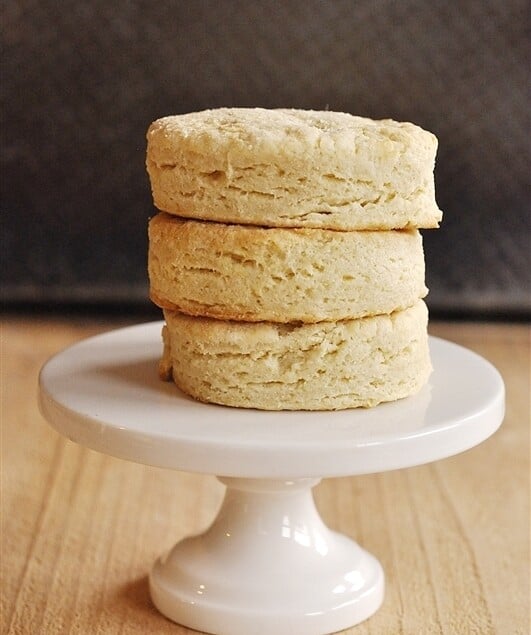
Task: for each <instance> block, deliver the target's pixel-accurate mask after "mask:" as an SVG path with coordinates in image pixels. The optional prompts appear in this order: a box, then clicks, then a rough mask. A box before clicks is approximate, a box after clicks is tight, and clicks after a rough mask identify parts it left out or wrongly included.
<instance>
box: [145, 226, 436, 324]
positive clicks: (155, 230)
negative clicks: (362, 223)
mask: <svg viewBox="0 0 531 635" xmlns="http://www.w3.org/2000/svg"><path fill="white" fill-rule="evenodd" d="M148 269H149V277H150V293H151V298H152V299H153V301H154V302H155V303H156V304H157V305H159V306H160V307H162V308H167V309H173V310H178V311H180V312H183V313H187V314H189V315H199V316H208V317H214V318H220V319H224V320H243V321H251V322H256V321H271V322H279V323H282V322H297V321H300V322H306V323H311V322H319V321H322V320H343V319H352V318H358V317H363V316H367V315H376V314H380V313H391V312H393V311H395V310H397V309H403V308H406V307H408V306H411V305H413V304H415V302H416V301H417V300H418V299H419V298H421V297H424V295H426V292H427V289H426V287H425V285H424V254H423V250H422V238H421V236H420V234H419V232H418V231H417V230H401V231H384V232H380V231H363V232H362V231H351V232H342V231H334V230H328V229H292V228H269V229H266V228H262V227H251V226H248V225H247V226H245V225H224V224H220V223H211V222H201V221H194V220H183V219H180V218H177V217H175V216H171V215H169V214H158V215H157V216H155V217H154V218H152V219H151V222H150V224H149V257H148Z"/></svg>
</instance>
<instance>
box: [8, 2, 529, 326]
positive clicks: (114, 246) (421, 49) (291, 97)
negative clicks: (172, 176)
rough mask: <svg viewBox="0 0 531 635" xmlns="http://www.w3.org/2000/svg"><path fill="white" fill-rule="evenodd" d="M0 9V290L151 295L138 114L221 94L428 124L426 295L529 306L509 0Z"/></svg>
mask: <svg viewBox="0 0 531 635" xmlns="http://www.w3.org/2000/svg"><path fill="white" fill-rule="evenodd" d="M2 13H3V15H2V32H3V33H2V47H3V52H2V60H1V65H2V82H1V116H2V157H1V161H2V221H1V222H2V227H1V235H2V249H1V258H2V260H1V266H2V296H3V301H4V304H5V305H10V304H18V305H20V304H21V303H23V304H27V305H41V306H50V305H53V304H61V303H68V304H75V303H86V304H91V305H99V304H101V305H106V306H113V305H114V306H117V307H120V306H125V305H127V306H129V307H130V306H131V305H132V306H138V307H139V308H142V307H146V306H148V300H147V279H146V264H145V261H146V250H147V240H146V222H147V219H148V217H149V216H150V215H151V214H152V213H153V208H152V203H151V195H150V191H149V184H148V180H147V177H146V175H145V170H144V153H145V131H146V128H147V126H148V125H149V123H150V122H151V121H152V120H153V119H156V118H157V117H160V116H163V115H167V114H177V113H183V112H187V111H192V110H199V109H203V108H210V107H217V106H222V105H227V106H264V107H278V106H283V107H284V106H286V107H300V108H314V109H324V108H329V109H331V110H343V111H347V112H351V113H354V114H361V115H365V116H370V117H373V118H381V117H392V118H394V119H399V120H409V121H413V122H415V123H418V124H420V125H421V126H423V127H425V128H427V129H428V130H431V131H432V132H434V133H435V134H436V135H437V136H438V137H439V144H440V145H439V154H438V160H437V168H436V185H437V199H438V202H439V205H440V207H441V208H442V209H443V210H444V212H445V216H444V220H443V224H442V227H441V229H440V230H438V231H430V232H428V231H426V232H424V236H425V249H426V261H427V278H428V284H429V286H430V288H431V293H430V296H429V304H430V308H431V309H432V313H433V314H435V315H436V314H439V315H440V314H443V313H448V312H457V313H460V314H464V315H470V316H474V317H481V316H489V315H492V314H498V315H502V316H506V317H516V316H522V315H526V314H527V313H528V312H529V310H530V308H531V298H530V292H529V290H530V275H529V271H530V269H531V266H530V264H531V263H530V261H529V246H530V245H529V236H530V226H529V225H530V223H529V208H528V201H529V190H528V179H527V171H528V165H529V161H528V159H529V142H528V133H529V126H528V119H527V104H528V101H527V85H528V80H529V76H528V70H527V69H528V67H529V64H528V63H529V55H528V49H527V41H528V36H527V27H528V23H527V19H528V16H527V3H526V2H525V1H524V0H516V1H515V0H510V1H507V2H500V1H499V0H485V1H472V0H466V1H462V2H447V0H444V1H443V0H435V1H431V2H425V0H417V1H415V0H401V1H396V0H376V1H372V2H371V1H367V0H360V1H354V0H353V1H347V0H330V1H324V0H323V1H320V0H305V1H299V0H293V1H285V2H281V1H277V2H272V1H256V2H253V1H251V0H249V1H245V0H225V1H222V0H217V1H206V0H197V1H194V0H189V1H186V2H183V1H181V2H163V3H158V2H157V3H153V2H149V1H145V2H142V1H131V2H127V1H126V0H115V1H112V2H109V1H108V0H92V1H90V2H81V1H73V0H66V1H61V2H59V1H56V2H51V1H50V0H40V1H39V2H37V1H30V0H24V1H18V2H16V1H14V0H7V2H4V3H3V8H2Z"/></svg>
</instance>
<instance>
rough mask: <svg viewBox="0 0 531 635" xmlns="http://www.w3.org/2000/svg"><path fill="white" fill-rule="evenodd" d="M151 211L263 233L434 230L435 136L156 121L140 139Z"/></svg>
mask: <svg viewBox="0 0 531 635" xmlns="http://www.w3.org/2000/svg"><path fill="white" fill-rule="evenodd" d="M147 140H148V149H147V170H148V173H149V176H150V180H151V188H152V192H153V198H154V203H155V206H156V207H157V208H158V209H160V210H163V211H166V212H170V213H172V214H176V215H178V216H182V217H186V218H197V219H203V220H213V221H219V222H227V223H240V224H251V225H261V226H266V227H321V228H328V229H340V230H366V229H372V230H381V229H401V228H429V227H437V226H438V223H439V221H440V219H441V216H442V214H441V211H440V210H439V209H438V207H437V204H436V202H435V192H434V180H433V168H434V162H435V154H436V150H437V139H436V137H435V136H434V135H433V134H431V133H430V132H427V131H425V130H423V129H422V128H420V127H418V126H416V125H414V124H411V123H399V122H396V121H392V120H389V119H387V120H382V121H373V120H372V119H366V118H363V117H356V116H353V115H350V114H346V113H337V112H329V111H323V112H318V111H304V110H287V109H279V110H265V109H262V108H255V109H252V108H220V109H217V110H206V111H202V112H196V113H189V114H185V115H177V116H172V117H164V118H162V119H159V120H157V121H155V122H154V123H153V124H151V126H150V128H149V130H148V133H147Z"/></svg>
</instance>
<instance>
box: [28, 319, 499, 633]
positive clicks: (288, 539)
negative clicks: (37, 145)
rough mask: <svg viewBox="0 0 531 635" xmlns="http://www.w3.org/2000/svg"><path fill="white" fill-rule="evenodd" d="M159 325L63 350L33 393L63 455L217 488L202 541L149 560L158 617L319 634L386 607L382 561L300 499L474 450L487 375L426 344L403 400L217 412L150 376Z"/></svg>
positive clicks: (492, 426) (488, 397) (482, 431)
mask: <svg viewBox="0 0 531 635" xmlns="http://www.w3.org/2000/svg"><path fill="white" fill-rule="evenodd" d="M161 327H162V324H161V323H160V322H158V323H153V324H142V325H139V326H133V327H129V328H126V329H120V330H118V331H112V332H110V333H105V334H103V335H98V336H97V337H94V338H91V339H88V340H85V341H83V342H79V343H78V344H75V345H74V346H72V347H71V348H69V349H67V350H65V351H63V352H62V353H59V354H58V355H56V356H55V357H54V358H52V359H51V360H49V361H48V362H47V364H46V365H45V366H44V368H43V369H42V371H41V374H40V392H39V403H40V407H41V411H42V413H43V414H44V416H45V417H46V419H47V420H48V421H49V422H50V423H51V424H52V425H53V426H54V427H55V428H56V429H57V430H58V431H59V432H61V434H64V435H65V436H67V437H68V438H69V439H72V440H73V441H75V442H76V443H81V444H82V445H86V446H88V447H89V448H92V449H94V450H97V451H99V452H104V453H105V454H110V455H112V456H117V457H119V458H122V459H128V460H130V461H138V462H140V463H146V464H148V465H154V466H156V467H162V468H169V469H175V470H188V471H192V472H201V473H205V474H218V475H220V476H222V477H223V478H220V480H221V481H222V482H223V483H224V484H225V485H226V486H227V492H226V495H225V500H224V502H223V505H222V506H221V509H220V511H219V514H218V516H217V518H216V519H215V521H214V523H213V524H212V526H211V527H210V529H208V530H207V531H206V532H205V533H204V534H202V535H200V536H196V537H193V538H187V539H186V540H183V541H182V542H180V543H179V544H178V545H177V546H176V547H175V548H174V549H173V550H172V551H171V552H170V553H169V554H168V555H167V556H166V557H164V558H162V559H160V560H159V561H158V562H157V563H156V564H155V566H154V568H153V570H152V572H151V576H150V586H151V594H152V598H153V601H154V603H155V605H156V606H157V608H159V609H160V611H161V612H162V613H163V614H164V615H166V616H167V617H169V618H170V619H172V620H174V621H176V622H180V623H181V624H185V625H186V626H191V627H192V628H195V629H200V630H202V631H207V632H209V633H217V634H219V635H223V634H227V635H282V634H286V635H287V634H288V633H289V634H290V635H318V634H323V635H324V633H331V632H334V631H338V630H341V629H344V628H348V627H350V626H353V625H354V624H357V623H359V622H361V621H362V620H364V619H366V618H368V617H369V616H370V615H372V614H373V613H374V612H375V611H376V610H377V609H378V607H379V606H380V604H381V602H382V598H383V589H384V577H383V573H382V569H381V567H380V564H379V563H378V562H377V560H375V559H374V558H373V557H372V556H371V555H369V554H368V553H366V552H365V551H364V550H363V549H361V548H360V547H359V546H358V545H357V544H356V543H355V542H353V541H352V540H350V539H349V538H347V537H345V536H341V535H340V534H337V533H335V532H333V531H330V530H329V529H328V528H327V527H326V526H325V525H324V523H323V522H322V520H321V518H320V516H319V514H318V512H317V510H316V509H315V505H314V502H313V498H312V492H311V490H312V487H313V486H314V485H316V484H317V483H318V482H319V480H320V478H326V477H333V476H354V475H357V474H371V473H374V472H383V471H385V470H396V469H399V468H405V467H411V466H413V465H421V464H423V463H429V462H431V461H437V460H439V459H442V458H445V457H448V456H453V455H455V454H457V453H458V452H464V451H465V450H469V449H470V448H472V447H474V446H475V445H477V444H478V443H481V442H482V441H484V440H485V439H487V438H488V437H489V436H490V435H491V434H493V433H494V432H495V431H496V430H497V428H498V426H499V425H500V423H501V422H502V419H503V413H504V407H505V398H504V394H505V392H504V386H503V380H502V378H501V377H500V375H499V373H498V372H497V371H496V369H495V368H493V367H492V366H491V365H490V364H489V363H488V362H487V361H486V360H484V359H482V358H481V357H479V356H478V355H476V354H474V353H472V352H471V351H468V350H466V349H464V348H461V347H460V346H456V345H455V344H452V343H450V342H445V341H444V340H439V339H437V338H433V337H430V352H431V359H432V363H433V373H432V375H431V377H430V380H429V383H428V384H427V385H426V386H424V388H423V389H422V390H421V391H420V392H419V393H418V394H416V395H415V396H413V397H410V398H408V399H402V400H400V401H397V402H393V403H388V404H381V405H380V406H378V407H377V408H372V409H370V410H363V409H358V410H343V411H337V412H326V411H325V412H265V411H257V410H246V409H238V408H225V407H223V406H213V405H206V404H202V403H199V402H197V401H194V400H193V399H191V398H189V397H187V396H186V395H184V394H182V393H180V392H179V391H178V390H177V389H176V387H175V386H174V385H169V384H167V383H165V382H161V381H160V380H159V379H158V376H157V372H156V368H157V363H158V360H159V358H160V347H161V344H160V329H161ZM408 573H409V572H407V571H405V572H403V575H408Z"/></svg>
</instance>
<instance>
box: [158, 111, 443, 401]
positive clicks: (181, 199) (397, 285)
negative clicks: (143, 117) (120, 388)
mask: <svg viewBox="0 0 531 635" xmlns="http://www.w3.org/2000/svg"><path fill="white" fill-rule="evenodd" d="M147 138H148V149H147V170H148V173H149V176H150V180H151V187H152V191H153V198H154V203H155V206H156V207H157V208H158V209H159V210H161V213H159V214H158V215H157V216H155V217H154V218H152V219H151V221H150V225H149V258H148V260H149V262H148V269H149V277H150V295H151V298H152V300H153V301H154V302H155V303H156V304H157V305H158V306H159V307H161V308H162V309H163V311H164V318H165V326H164V327H163V342H164V352H163V355H162V359H161V362H160V367H159V370H160V375H161V377H162V378H163V379H168V380H169V379H173V381H174V382H175V383H176V384H177V386H178V387H179V388H180V389H182V390H183V391H184V392H185V393H187V394H189V395H191V396H192V397H194V398H196V399H198V400H200V401H204V402H211V403H217V404H224V405H228V406H236V407H243V408H259V409H265V410H336V409H343V408H354V407H370V406H374V405H376V404H378V403H380V402H384V401H392V400H395V399H400V398H403V397H407V396H409V395H412V394H414V393H416V392H417V391H418V390H419V389H420V388H421V387H422V386H423V384H425V383H426V381H427V379H428V376H429V374H430V371H431V365H430V359H429V351H428V338H427V320H428V314H427V309H426V306H425V304H424V302H423V300H422V298H423V297H424V296H425V295H426V293H427V289H426V287H425V284H424V253H423V249H422V239H421V236H420V234H419V231H418V230H419V228H430V227H437V226H438V223H439V221H440V219H441V212H440V210H439V209H438V207H437V204H436V202H435V195H434V180H433V167H434V162H435V153H436V149H437V139H436V138H435V136H434V135H432V134H431V133H429V132H426V131H425V130H422V129H421V128H419V127H418V126H415V125H413V124H411V123H398V122H395V121H391V120H384V121H373V120H371V119H366V118H362V117H355V116H353V115H349V114H345V113H335V112H328V111H326V112H315V111H303V110H287V109H281V110H265V109H259V108H257V109H246V108H222V109H217V110H208V111H203V112H197V113H190V114H186V115H179V116H173V117H165V118H163V119H159V120H157V121H155V122H154V123H153V124H152V125H151V126H150V128H149V131H148V135H147Z"/></svg>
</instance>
